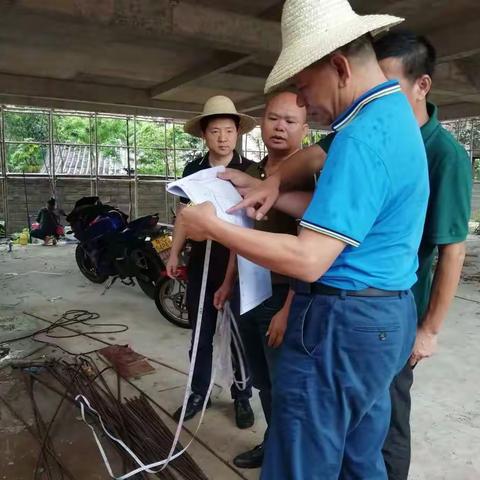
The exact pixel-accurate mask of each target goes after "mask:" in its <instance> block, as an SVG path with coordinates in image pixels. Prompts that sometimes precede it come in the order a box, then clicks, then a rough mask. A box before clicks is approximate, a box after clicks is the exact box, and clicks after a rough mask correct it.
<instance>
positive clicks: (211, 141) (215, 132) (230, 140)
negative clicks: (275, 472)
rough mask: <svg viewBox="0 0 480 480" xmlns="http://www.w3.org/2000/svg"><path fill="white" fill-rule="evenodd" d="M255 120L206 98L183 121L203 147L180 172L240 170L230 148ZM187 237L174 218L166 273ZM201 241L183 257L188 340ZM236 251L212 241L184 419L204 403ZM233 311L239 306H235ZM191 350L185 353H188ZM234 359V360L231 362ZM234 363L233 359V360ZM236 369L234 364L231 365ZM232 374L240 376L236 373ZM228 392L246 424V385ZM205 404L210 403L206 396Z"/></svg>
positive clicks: (240, 160) (249, 420)
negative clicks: (203, 151) (219, 316)
mask: <svg viewBox="0 0 480 480" xmlns="http://www.w3.org/2000/svg"><path fill="white" fill-rule="evenodd" d="M254 126H255V120H254V119H253V118H251V117H248V116H247V115H242V114H239V113H238V112H237V111H236V108H235V106H234V104H233V102H232V101H231V100H230V99H229V98H227V97H224V96H215V97H212V98H210V99H209V100H208V101H207V102H206V104H205V107H204V110H203V114H202V115H199V116H197V117H195V118H193V119H192V120H190V121H189V122H187V123H186V124H185V132H187V133H189V134H191V135H194V136H196V137H200V138H203V139H204V140H205V143H206V145H207V147H208V152H207V154H205V155H203V156H200V157H198V158H196V159H195V160H193V161H192V162H190V163H189V164H187V165H186V167H185V170H184V172H183V176H184V177H186V176H188V175H191V174H193V173H196V172H198V171H200V170H203V169H206V168H210V167H217V166H221V165H223V166H225V167H226V166H227V165H228V167H230V168H236V169H239V170H242V171H244V170H246V169H247V168H248V166H250V165H251V163H252V162H250V161H249V160H247V159H246V158H244V157H242V156H241V155H240V154H239V153H238V152H236V151H235V145H236V143H237V138H238V135H240V134H243V133H247V132H248V131H250V130H252V129H253V128H254ZM187 203H188V199H185V198H184V199H181V200H180V204H179V206H178V208H177V215H178V214H179V213H180V211H181V210H182V209H183V208H184V207H185V205H186V204H187ZM185 241H186V237H185V234H184V231H183V229H182V228H181V227H180V226H179V225H178V224H177V225H175V230H174V234H173V245H172V250H171V253H170V258H169V260H168V263H167V273H168V275H169V276H170V277H175V276H176V274H177V267H178V259H179V255H180V253H181V251H182V249H183V247H184V245H185ZM205 247H206V242H192V249H191V253H190V258H189V263H188V266H187V268H188V289H187V309H188V316H189V319H190V322H191V323H192V325H193V331H192V345H193V339H194V336H195V324H196V321H197V315H198V304H199V299H200V289H201V284H202V275H203V265H204V259H205ZM234 262H235V256H234V255H230V251H229V250H228V249H227V248H225V247H224V246H223V245H220V244H219V243H216V242H212V251H211V257H210V265H209V269H208V278H207V286H206V293H205V304H204V311H203V317H202V324H201V330H200V339H199V345H198V352H197V359H196V363H195V370H194V376H193V381H192V394H191V395H190V398H189V400H188V405H187V410H186V412H185V419H186V420H188V419H190V418H192V417H194V416H195V415H196V413H198V412H199V411H200V410H201V409H202V406H203V403H204V400H205V397H206V395H207V392H208V386H209V384H210V378H211V373H212V353H213V344H212V341H213V336H214V334H215V329H216V323H217V314H218V310H217V308H216V306H217V307H218V306H219V301H218V299H219V298H221V299H222V303H223V301H224V300H225V299H228V298H230V297H231V296H232V293H233V292H232V291H231V290H230V291H228V292H227V291H225V286H226V285H228V284H229V283H230V282H224V280H225V278H226V277H232V278H233V276H235V263H234ZM237 313H238V312H237ZM191 353H192V352H191V350H190V355H191ZM235 363H236V362H235V359H234V364H235ZM234 367H235V365H234ZM234 370H235V368H234ZM235 376H236V378H237V377H238V375H237V372H235ZM237 380H238V381H239V380H241V379H240V378H237ZM231 394H232V398H233V400H234V405H235V418H236V423H237V426H238V427H239V428H249V427H251V426H252V425H253V422H254V415H253V411H252V409H251V407H250V402H249V398H250V397H251V395H252V393H251V387H250V386H246V387H243V388H239V387H237V385H235V384H234V385H232V387H231ZM207 406H210V400H209V401H208V404H207ZM180 414H181V408H179V409H178V410H177V411H176V412H175V415H174V416H175V418H176V419H177V420H178V419H179V418H180Z"/></svg>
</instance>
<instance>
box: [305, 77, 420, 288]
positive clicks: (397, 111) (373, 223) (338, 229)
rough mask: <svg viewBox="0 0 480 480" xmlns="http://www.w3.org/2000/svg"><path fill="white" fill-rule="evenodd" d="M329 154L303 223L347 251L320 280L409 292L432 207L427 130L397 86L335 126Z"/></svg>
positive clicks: (374, 93) (369, 97) (386, 86)
mask: <svg viewBox="0 0 480 480" xmlns="http://www.w3.org/2000/svg"><path fill="white" fill-rule="evenodd" d="M332 128H333V130H334V131H335V132H337V135H336V136H335V139H334V140H333V143H332V145H331V147H330V149H329V151H328V156H327V160H326V163H325V166H324V169H323V171H322V174H321V175H320V179H319V182H318V184H317V188H316V190H315V194H314V196H313V199H312V202H311V203H310V205H309V207H308V208H307V210H306V212H305V214H304V217H303V219H302V221H301V226H302V227H304V228H308V229H311V230H314V231H316V232H319V233H322V234H324V235H328V236H331V237H334V238H337V239H339V240H341V241H342V242H345V243H346V244H347V246H346V248H345V249H344V250H343V252H342V253H341V254H340V256H339V257H338V258H337V259H336V260H335V262H334V263H333V265H332V266H331V267H330V269H329V270H328V271H327V272H326V273H325V274H324V275H323V276H322V277H321V278H320V279H319V282H321V283H323V284H326V285H329V286H333V287H337V288H343V289H347V290H361V289H363V288H367V287H375V288H380V289H384V290H407V289H409V288H410V287H411V286H412V285H413V284H414V283H415V282H416V271H417V267H418V260H417V252H418V247H419V244H420V239H421V237H422V232H423V225H424V221H425V212H426V209H427V202H428V194H429V187H428V169H427V158H426V154H425V147H424V143H423V140H422V136H421V134H420V128H419V127H418V123H417V121H416V119H415V116H414V114H413V111H412V108H411V106H410V104H409V103H408V101H407V98H406V97H405V95H404V94H403V93H401V90H400V86H399V84H398V82H396V81H389V82H385V83H383V84H381V85H378V86H377V87H375V88H374V89H372V90H370V91H368V92H366V93H365V94H364V95H362V96H361V97H360V98H358V99H357V100H356V101H355V102H354V103H353V104H352V105H351V106H350V107H349V108H348V109H347V110H346V111H345V112H344V113H343V114H342V115H340V117H339V118H338V119H337V120H336V121H335V122H334V123H333V125H332Z"/></svg>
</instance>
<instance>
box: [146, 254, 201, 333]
mask: <svg viewBox="0 0 480 480" xmlns="http://www.w3.org/2000/svg"><path fill="white" fill-rule="evenodd" d="M188 248H189V247H188V246H187V247H186V249H185V250H184V251H183V252H182V263H183V264H184V266H180V267H178V275H177V276H176V277H175V278H170V277H169V276H168V275H167V272H166V270H165V271H163V272H162V274H161V278H160V280H159V281H158V282H157V284H156V286H155V293H154V300H155V305H156V306H157V308H158V310H159V311H160V313H161V314H162V315H163V316H164V317H166V316H168V317H169V319H170V321H171V322H172V323H173V324H175V325H177V326H178V327H181V328H192V326H191V324H190V320H189V319H188V312H187V285H188V278H187V267H186V266H185V264H186V257H187V255H188ZM162 254H163V255H164V259H165V264H166V263H167V261H168V254H169V249H165V250H164V251H163V252H162Z"/></svg>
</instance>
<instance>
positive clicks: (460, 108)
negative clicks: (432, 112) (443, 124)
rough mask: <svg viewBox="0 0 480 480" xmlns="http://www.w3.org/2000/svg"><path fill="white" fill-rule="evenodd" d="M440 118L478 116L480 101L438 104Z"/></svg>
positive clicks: (479, 113)
mask: <svg viewBox="0 0 480 480" xmlns="http://www.w3.org/2000/svg"><path fill="white" fill-rule="evenodd" d="M438 115H439V118H440V120H455V119H458V118H471V117H478V116H480V103H455V104H450V105H440V106H439V108H438Z"/></svg>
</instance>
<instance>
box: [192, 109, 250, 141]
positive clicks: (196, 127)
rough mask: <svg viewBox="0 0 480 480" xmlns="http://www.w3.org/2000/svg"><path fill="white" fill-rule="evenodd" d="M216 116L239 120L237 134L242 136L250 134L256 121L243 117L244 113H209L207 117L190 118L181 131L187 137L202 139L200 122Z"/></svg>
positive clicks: (246, 116) (247, 116)
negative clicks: (232, 117)
mask: <svg viewBox="0 0 480 480" xmlns="http://www.w3.org/2000/svg"><path fill="white" fill-rule="evenodd" d="M218 115H220V116H221V115H225V116H236V117H238V118H239V119H240V123H239V125H238V134H239V135H244V134H245V133H248V132H251V131H252V130H253V129H254V128H255V127H256V126H257V121H256V120H255V119H254V118H253V117H250V116H249V115H245V114H244V113H211V114H208V115H197V116H196V117H193V118H191V119H190V120H188V122H187V123H185V125H184V127H183V130H184V131H185V133H188V134H189V135H193V136H194V137H198V138H203V132H202V128H201V126H200V121H201V120H202V119H203V118H207V117H213V116H218Z"/></svg>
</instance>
